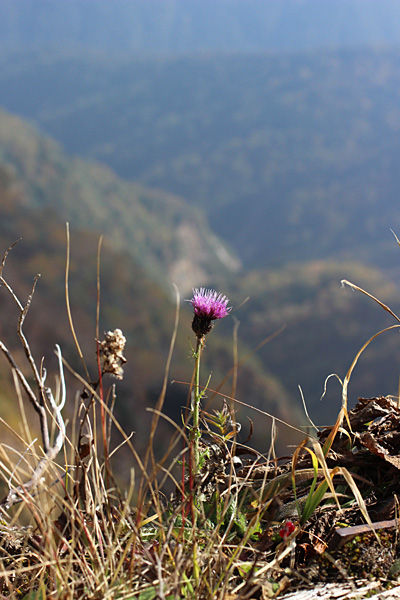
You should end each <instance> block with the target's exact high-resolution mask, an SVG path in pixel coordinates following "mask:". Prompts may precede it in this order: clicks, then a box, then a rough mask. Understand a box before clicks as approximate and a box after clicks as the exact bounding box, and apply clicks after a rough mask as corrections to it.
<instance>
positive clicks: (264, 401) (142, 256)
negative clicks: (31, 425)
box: [0, 112, 300, 474]
mask: <svg viewBox="0 0 400 600" xmlns="http://www.w3.org/2000/svg"><path fill="white" fill-rule="evenodd" d="M0 213H1V218H0V240H1V246H2V247H1V248H0V260H1V258H2V256H3V253H4V252H5V250H6V248H7V247H8V246H9V245H10V244H11V243H12V242H14V241H15V240H16V239H18V238H19V237H21V238H22V241H21V242H20V243H19V244H18V245H17V246H16V247H15V248H14V249H13V250H12V252H11V253H10V255H9V257H8V259H7V263H6V268H5V271H4V276H5V278H6V280H7V281H8V282H9V283H10V284H11V285H12V287H13V289H14V290H15V291H16V293H17V294H18V295H19V296H20V297H21V299H22V301H24V300H25V299H26V298H27V296H28V294H29V292H30V288H31V284H32V280H33V277H34V276H35V275H36V274H37V273H40V274H41V278H40V280H39V282H38V285H37V289H36V292H35V296H34V300H33V303H32V307H31V309H30V311H29V314H28V317H27V319H26V323H25V332H26V334H27V336H28V338H29V340H30V341H31V344H32V351H33V352H34V354H35V356H37V357H38V360H39V361H40V357H41V356H44V357H45V364H46V367H47V368H48V370H49V378H50V377H51V376H52V368H54V366H55V359H54V352H53V351H54V344H56V343H58V344H60V345H61V347H62V349H63V354H64V356H65V358H66V359H67V361H68V362H69V364H71V365H72V366H73V367H74V368H75V369H77V370H78V371H79V372H81V370H82V369H81V365H80V362H79V360H78V356H77V351H76V349H75V347H74V344H73V340H72V336H71V332H70V328H69V324H68V319H67V314H66V309H65V291H64V273H65V257H66V235H65V219H66V218H68V219H69V221H70V230H71V265H70V282H69V286H70V299H71V306H72V314H73V318H74V326H75V329H76V331H77V333H78V337H79V341H80V344H81V347H82V349H83V352H84V355H85V358H86V360H87V363H88V367H89V372H90V373H91V376H92V377H93V380H95V379H96V369H97V367H96V355H95V336H96V327H95V320H96V298H97V289H96V268H97V267H96V257H97V247H98V240H99V236H100V235H101V234H103V233H104V236H105V237H104V242H103V248H102V253H101V304H100V309H101V310H100V335H102V333H103V331H106V330H109V329H114V328H116V327H119V328H121V329H122V330H123V332H124V334H125V335H126V337H127V346H126V352H125V355H126V357H127V359H128V362H127V364H126V368H125V377H124V380H123V382H120V383H119V384H118V401H117V406H116V414H117V417H118V418H119V419H120V420H121V422H122V423H123V426H124V427H125V429H126V430H127V431H130V430H135V431H137V433H136V435H135V444H136V447H137V448H138V450H139V451H140V450H142V449H143V445H144V444H145V443H147V439H148V437H147V434H148V427H149V422H150V419H151V413H148V412H147V411H146V409H147V408H148V407H150V408H151V407H153V406H154V404H155V402H156V400H157V398H158V395H159V393H160V390H161V385H162V379H163V377H164V369H165V363H166V359H167V353H168V349H169V344H170V340H171V336H172V332H173V324H174V318H175V306H174V302H173V301H172V300H171V294H170V286H169V287H167V286H166V283H167V282H168V281H169V276H170V275H171V273H170V271H169V269H170V267H171V265H174V261H176V257H179V260H180V262H181V266H179V265H178V266H177V267H175V268H176V269H177V273H179V270H178V267H179V268H182V264H184V263H185V262H186V264H187V265H188V267H187V268H188V269H189V273H188V277H190V278H191V279H192V280H194V279H195V278H196V281H195V283H196V285H198V286H200V285H202V284H204V277H205V275H204V273H203V272H202V270H201V269H200V268H199V266H198V265H202V264H203V263H202V261H203V260H204V261H205V262H204V268H205V267H207V268H209V274H208V277H211V276H212V277H213V278H214V282H215V281H217V280H221V278H222V273H224V276H226V275H227V272H228V269H227V268H226V266H224V262H223V261H221V260H220V259H218V257H217V255H216V253H217V252H219V253H221V252H222V248H223V246H222V245H220V244H219V242H218V241H217V240H215V238H214V236H212V235H210V239H211V240H212V243H210V242H209V240H208V238H207V236H208V235H209V230H208V229H207V227H206V226H205V224H204V221H202V220H201V218H199V217H198V215H197V212H196V211H193V210H192V209H191V208H190V207H189V209H186V208H185V206H184V204H183V203H182V201H181V200H179V199H178V198H175V197H172V196H169V195H168V194H163V193H162V192H152V191H151V190H147V189H145V188H142V187H141V186H134V185H132V184H128V183H124V182H122V181H121V180H119V179H118V178H117V177H116V176H115V175H114V174H113V173H111V172H110V170H109V169H107V168H102V167H101V165H93V164H90V163H87V162H85V161H80V160H78V159H71V158H68V157H67V156H66V155H65V154H63V152H62V151H61V149H60V147H59V146H58V145H57V144H55V143H54V142H53V141H51V140H49V139H48V138H45V137H43V136H41V135H40V134H39V133H38V132H37V131H35V130H34V129H32V128H31V127H30V126H28V125H27V124H26V123H23V122H22V121H21V120H20V119H19V118H16V117H12V116H11V115H8V114H6V113H4V112H2V113H0ZM182 222H183V223H185V222H186V223H187V229H186V231H184V237H185V239H184V241H185V245H182V244H180V243H179V228H180V224H181V223H182ZM130 227H131V229H129V228H130ZM214 240H215V241H214ZM137 241H138V242H139V243H137ZM171 256H172V259H173V260H172V259H171ZM224 260H228V259H227V258H224ZM221 265H222V268H221ZM231 276H233V273H231ZM197 277H198V278H199V279H197ZM200 277H201V279H200ZM186 281H187V279H186ZM181 292H182V294H181V304H182V306H181V319H180V325H179V330H178V337H177V341H176V346H175V352H174V357H173V362H172V366H171V373H170V377H171V379H177V380H180V381H186V382H188V383H187V385H182V384H175V385H172V384H171V385H168V393H167V401H166V405H165V412H166V413H167V414H169V415H171V416H172V417H173V418H174V419H176V420H177V422H180V414H181V410H182V407H184V406H185V405H186V402H187V397H188V386H189V383H190V379H191V375H192V361H191V360H190V354H191V343H190V340H191V339H192V338H193V333H192V331H191V326H190V325H191V320H192V310H191V307H190V305H189V304H188V303H187V302H184V299H185V298H188V297H190V292H189V291H185V288H184V287H183V288H182V289H181ZM233 301H235V302H240V300H233ZM0 306H1V311H0V312H1V315H0V338H1V339H2V341H4V342H5V343H6V345H7V346H8V347H9V348H10V349H11V350H12V351H13V352H15V356H16V357H17V358H18V360H20V361H21V363H22V364H24V356H23V353H22V351H20V350H18V349H19V348H20V344H19V340H18V337H17V335H16V327H17V320H18V311H17V310H16V306H15V304H14V302H13V300H12V298H10V296H9V294H8V292H7V290H6V288H5V287H4V285H1V286H0ZM227 321H228V322H227V323H226V324H225V326H222V327H219V328H216V331H215V332H213V339H212V342H211V340H210V343H209V348H207V355H205V357H204V365H203V368H204V377H205V380H206V379H207V378H208V374H209V373H210V371H212V373H213V379H212V381H213V385H215V386H218V384H219V382H220V381H221V380H222V379H223V378H224V377H225V375H226V374H227V372H229V371H230V370H231V368H232V364H233V351H232V327H233V322H232V320H231V319H229V320H227ZM242 347H243V346H242ZM0 381H1V382H2V385H1V389H0V400H1V402H0V404H1V416H2V417H6V418H7V419H11V420H12V421H13V423H15V422H16V420H17V419H18V415H17V414H16V413H15V392H14V390H13V386H12V378H11V373H10V372H9V367H8V363H7V362H6V361H5V359H4V357H3V356H2V354H0ZM80 388H81V384H79V383H78V382H77V381H75V380H73V383H72V384H71V387H70V388H69V389H70V394H71V396H70V398H69V402H70V404H69V406H70V408H71V411H72V409H73V407H74V401H75V400H74V399H75V392H76V391H78V390H80ZM223 389H224V391H225V390H229V391H231V389H232V382H231V378H229V379H228V381H227V385H226V386H225V388H223ZM225 393H229V392H225ZM237 393H238V395H239V396H241V397H243V398H244V397H246V394H250V395H251V397H252V403H253V404H254V405H257V404H258V405H259V406H264V408H266V407H268V409H269V411H271V412H272V413H273V414H276V415H277V416H279V417H280V418H283V419H286V420H290V421H291V422H294V423H295V422H296V421H298V420H299V419H300V411H293V410H292V408H291V407H290V400H291V397H290V394H289V393H288V392H287V391H286V390H285V388H284V386H283V385H282V384H281V383H280V381H279V379H278V378H277V377H275V376H273V375H272V374H271V373H270V372H268V370H267V369H263V368H261V367H260V365H259V364H258V363H257V362H256V361H254V360H253V361H248V362H247V363H246V365H245V366H244V367H243V368H242V369H241V373H240V381H239V382H238V387H237ZM220 402H221V399H219V404H220ZM241 412H242V416H241V418H242V419H243V420H244V421H246V418H245V416H244V414H245V413H246V412H247V413H248V412H249V411H248V410H247V411H241ZM33 418H34V417H33ZM160 431H161V434H160V436H161V437H160V439H159V440H158V442H157V449H158V451H159V452H162V451H163V450H165V445H166V444H168V440H169V434H170V430H169V429H168V426H167V425H166V423H164V421H162V423H161V424H160ZM245 436H247V433H246V434H245ZM266 439H268V438H266V437H265V432H262V431H258V432H257V435H256V436H255V443H258V444H259V445H260V444H261V443H262V445H263V447H264V446H265V444H266V443H267V441H266ZM288 440H289V438H288V437H287V436H286V434H285V433H283V435H282V438H281V447H284V445H285V443H287V442H288ZM121 467H122V468H124V465H121ZM127 472H129V468H128V469H127V470H125V474H126V473H127Z"/></svg>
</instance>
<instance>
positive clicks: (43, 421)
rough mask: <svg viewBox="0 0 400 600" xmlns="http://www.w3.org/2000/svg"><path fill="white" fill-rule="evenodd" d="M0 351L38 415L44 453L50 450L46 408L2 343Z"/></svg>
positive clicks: (0, 343)
mask: <svg viewBox="0 0 400 600" xmlns="http://www.w3.org/2000/svg"><path fill="white" fill-rule="evenodd" d="M0 350H1V351H2V352H3V354H4V355H5V357H6V358H7V360H8V362H9V363H10V365H11V367H12V368H13V369H14V371H15V373H16V375H17V377H18V379H19V381H20V382H21V385H22V387H23V388H24V390H25V392H26V394H27V396H28V398H29V400H30V402H31V404H32V406H33V408H34V409H35V411H36V412H37V414H38V415H39V421H40V430H41V433H42V441H43V450H44V452H48V451H49V449H50V441H49V428H48V425H47V415H46V408H45V406H44V405H42V404H40V403H39V402H38V400H37V398H36V395H35V394H34V392H33V390H32V388H31V386H30V385H29V383H28V382H27V380H26V379H25V377H24V374H23V373H22V371H21V369H20V368H19V367H18V365H17V363H16V362H15V360H14V358H13V357H12V355H11V353H10V351H9V350H8V349H7V347H6V346H5V345H4V344H3V342H1V341H0Z"/></svg>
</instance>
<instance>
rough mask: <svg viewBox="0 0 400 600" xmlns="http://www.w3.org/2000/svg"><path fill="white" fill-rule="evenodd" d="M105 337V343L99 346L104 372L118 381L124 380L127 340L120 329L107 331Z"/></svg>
mask: <svg viewBox="0 0 400 600" xmlns="http://www.w3.org/2000/svg"><path fill="white" fill-rule="evenodd" d="M104 337H105V339H104V341H102V342H100V344H99V352H100V360H101V365H102V372H103V373H110V374H111V375H114V377H116V378H117V379H122V378H123V376H124V370H123V368H122V365H123V364H124V363H126V358H125V356H124V354H123V353H124V348H125V343H126V338H125V336H124V335H123V333H122V331H121V330H120V329H114V331H107V333H105V334H104Z"/></svg>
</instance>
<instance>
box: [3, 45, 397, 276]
mask: <svg viewBox="0 0 400 600" xmlns="http://www.w3.org/2000/svg"><path fill="white" fill-rule="evenodd" d="M399 65H400V52H399V51H397V50H391V51H377V50H376V51H373V50H371V49H369V50H368V49H362V50H361V49H359V50H357V51H355V50H354V51H346V52H345V51H340V52H339V51H337V52H318V53H310V54H302V55H297V56H294V55H293V56H289V55H279V56H278V55H277V56H266V55H255V56H225V57H221V56H220V57H215V56H214V57H212V56H209V57H197V58H181V59H168V60H167V59H165V60H161V59H157V60H156V59H154V60H132V59H128V58H126V59H121V60H120V61H115V60H111V59H110V60H108V61H104V60H103V59H99V58H95V57H92V58H88V57H83V58H81V57H77V56H75V57H65V56H64V57H57V56H44V57H42V58H38V59H37V58H34V57H25V58H23V59H22V58H21V59H18V60H16V61H12V60H3V61H2V62H1V65H0V66H1V69H0V102H2V103H4V104H5V105H6V106H7V107H8V108H10V109H12V110H15V111H17V112H19V113H20V114H22V115H24V116H26V117H29V118H30V119H33V120H34V121H35V122H36V123H38V124H39V125H40V126H41V127H42V128H43V129H44V130H46V131H49V132H51V134H52V135H54V136H55V137H56V138H57V139H59V140H61V141H62V142H63V144H65V145H66V147H67V149H68V150H69V151H70V152H73V153H75V154H82V155H86V156H89V157H91V158H95V159H98V160H101V161H105V162H107V163H108V164H109V165H111V166H112V167H113V168H114V169H115V170H116V171H117V172H119V173H120V174H122V175H124V176H125V177H128V178H131V179H135V180H138V179H139V180H141V182H142V183H144V184H146V185H152V186H156V187H158V188H162V189H166V190H169V191H170V192H173V193H178V194H180V195H182V196H183V197H184V198H185V200H186V201H187V202H190V203H192V204H193V205H196V206H197V207H201V208H203V209H205V211H206V212H207V214H208V218H209V222H210V224H211V225H212V227H213V229H214V231H215V232H216V233H217V234H219V235H222V236H223V237H224V238H225V239H226V240H227V241H228V242H229V243H230V244H232V246H234V248H235V249H236V251H237V253H238V254H239V255H240V258H242V259H243V260H244V261H245V263H246V264H247V266H261V267H262V266H266V265H278V264H285V263H286V262H287V261H289V262H292V261H293V260H309V259H321V258H333V259H335V260H337V259H343V258H345V259H354V258H355V257H356V258H357V259H358V260H363V261H364V262H369V263H371V264H376V265H379V266H395V265H397V262H398V261H397V257H396V256H394V255H393V252H392V240H391V237H390V233H389V229H390V228H392V229H394V230H395V231H399V230H400V212H399V211H398V210H397V207H398V199H399V197H400V175H399V173H400V172H399V169H398V159H399V156H400V135H399V131H400V103H399V93H398V90H399V89H400V67H399ZM175 205H177V201H175Z"/></svg>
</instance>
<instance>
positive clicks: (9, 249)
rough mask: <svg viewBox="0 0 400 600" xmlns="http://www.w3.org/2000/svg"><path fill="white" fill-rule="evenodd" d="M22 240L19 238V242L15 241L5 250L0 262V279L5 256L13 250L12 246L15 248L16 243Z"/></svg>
mask: <svg viewBox="0 0 400 600" xmlns="http://www.w3.org/2000/svg"><path fill="white" fill-rule="evenodd" d="M21 239H22V238H19V240H16V241H15V242H14V243H13V244H11V246H10V247H9V248H7V250H6V251H5V252H4V256H3V259H2V261H1V264H0V277H3V269H4V265H5V264H6V260H7V256H8V255H9V253H10V252H11V250H12V249H13V248H14V246H16V245H17V244H18V242H20V241H21Z"/></svg>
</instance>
